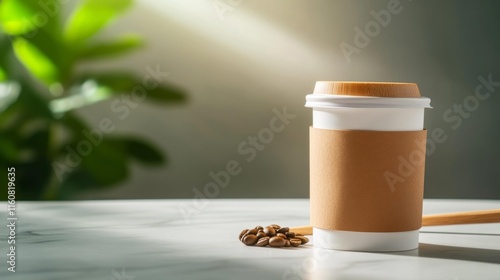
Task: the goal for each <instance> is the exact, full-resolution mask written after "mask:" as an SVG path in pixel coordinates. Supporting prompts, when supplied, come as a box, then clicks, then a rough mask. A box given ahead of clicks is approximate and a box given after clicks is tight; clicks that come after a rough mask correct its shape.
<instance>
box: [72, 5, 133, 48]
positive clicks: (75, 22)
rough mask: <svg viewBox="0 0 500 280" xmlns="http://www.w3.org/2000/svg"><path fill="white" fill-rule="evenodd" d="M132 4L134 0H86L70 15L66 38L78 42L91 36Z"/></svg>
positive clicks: (74, 42) (73, 42)
mask: <svg viewBox="0 0 500 280" xmlns="http://www.w3.org/2000/svg"><path fill="white" fill-rule="evenodd" d="M131 4H132V0H84V1H82V4H81V5H80V6H79V7H78V8H76V10H75V11H74V12H73V14H72V15H71V16H70V18H69V20H68V22H67V24H66V27H65V30H64V38H65V39H66V41H67V42H69V43H72V44H77V43H80V42H82V41H83V40H85V39H87V38H90V37H91V36H93V35H94V34H95V33H97V32H98V31H99V30H101V29H102V28H103V27H104V26H106V25H107V24H108V23H109V22H111V21H112V20H113V19H115V18H116V17H117V16H118V15H119V14H120V13H122V12H123V11H125V10H126V9H127V8H128V7H129V6H130V5H131Z"/></svg>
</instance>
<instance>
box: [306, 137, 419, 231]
mask: <svg viewBox="0 0 500 280" xmlns="http://www.w3.org/2000/svg"><path fill="white" fill-rule="evenodd" d="M426 137H427V131H426V130H421V131H363V130H361V131H360V130H325V129H317V128H313V127H311V128H310V197H311V225H312V226H314V227H317V228H321V229H331V230H344V231H361V232H398V231H411V230H418V229H419V228H420V227H421V225H422V199H423V189H424V167H425V149H426V145H425V144H426Z"/></svg>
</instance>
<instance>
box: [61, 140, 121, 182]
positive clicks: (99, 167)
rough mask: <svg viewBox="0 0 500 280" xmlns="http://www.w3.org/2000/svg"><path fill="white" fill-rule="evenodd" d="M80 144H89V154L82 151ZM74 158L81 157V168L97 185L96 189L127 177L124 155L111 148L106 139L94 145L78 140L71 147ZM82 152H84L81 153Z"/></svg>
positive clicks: (117, 148)
mask: <svg viewBox="0 0 500 280" xmlns="http://www.w3.org/2000/svg"><path fill="white" fill-rule="evenodd" d="M82 143H90V145H91V146H90V147H91V148H90V152H88V154H87V152H86V151H87V150H83V149H85V148H82V147H83V145H87V144H82ZM71 149H72V150H73V151H74V153H75V157H78V156H79V157H81V159H82V161H81V166H80V167H79V168H84V169H85V171H86V172H88V174H89V175H90V176H92V178H94V179H95V181H96V182H97V183H98V185H97V186H96V187H105V186H109V185H112V184H116V183H118V182H121V181H123V180H124V179H126V178H127V177H128V166H127V161H126V159H127V158H126V156H125V153H124V151H123V150H122V149H120V148H119V147H116V146H113V145H112V143H110V142H108V141H107V140H106V139H103V140H101V143H99V144H97V145H95V144H94V143H92V142H91V141H90V140H89V139H86V138H83V137H82V138H80V139H79V141H78V142H75V143H74V144H73V145H71ZM82 151H84V152H83V153H82Z"/></svg>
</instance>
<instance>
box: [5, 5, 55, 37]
mask: <svg viewBox="0 0 500 280" xmlns="http://www.w3.org/2000/svg"><path fill="white" fill-rule="evenodd" d="M59 2H60V1H39V0H22V1H20V0H2V1H1V2H0V23H1V25H2V29H3V31H4V32H5V33H7V34H9V35H22V34H27V33H30V34H31V35H33V34H32V32H36V29H45V30H46V31H49V33H51V34H55V31H58V22H59V14H60V12H61V4H60V3H59Z"/></svg>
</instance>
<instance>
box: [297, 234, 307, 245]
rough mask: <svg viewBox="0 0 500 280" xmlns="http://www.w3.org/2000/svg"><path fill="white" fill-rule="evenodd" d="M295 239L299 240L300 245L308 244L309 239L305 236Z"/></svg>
mask: <svg viewBox="0 0 500 280" xmlns="http://www.w3.org/2000/svg"><path fill="white" fill-rule="evenodd" d="M295 238H297V239H300V241H301V242H302V244H306V243H307V242H309V238H307V237H305V236H295Z"/></svg>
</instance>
